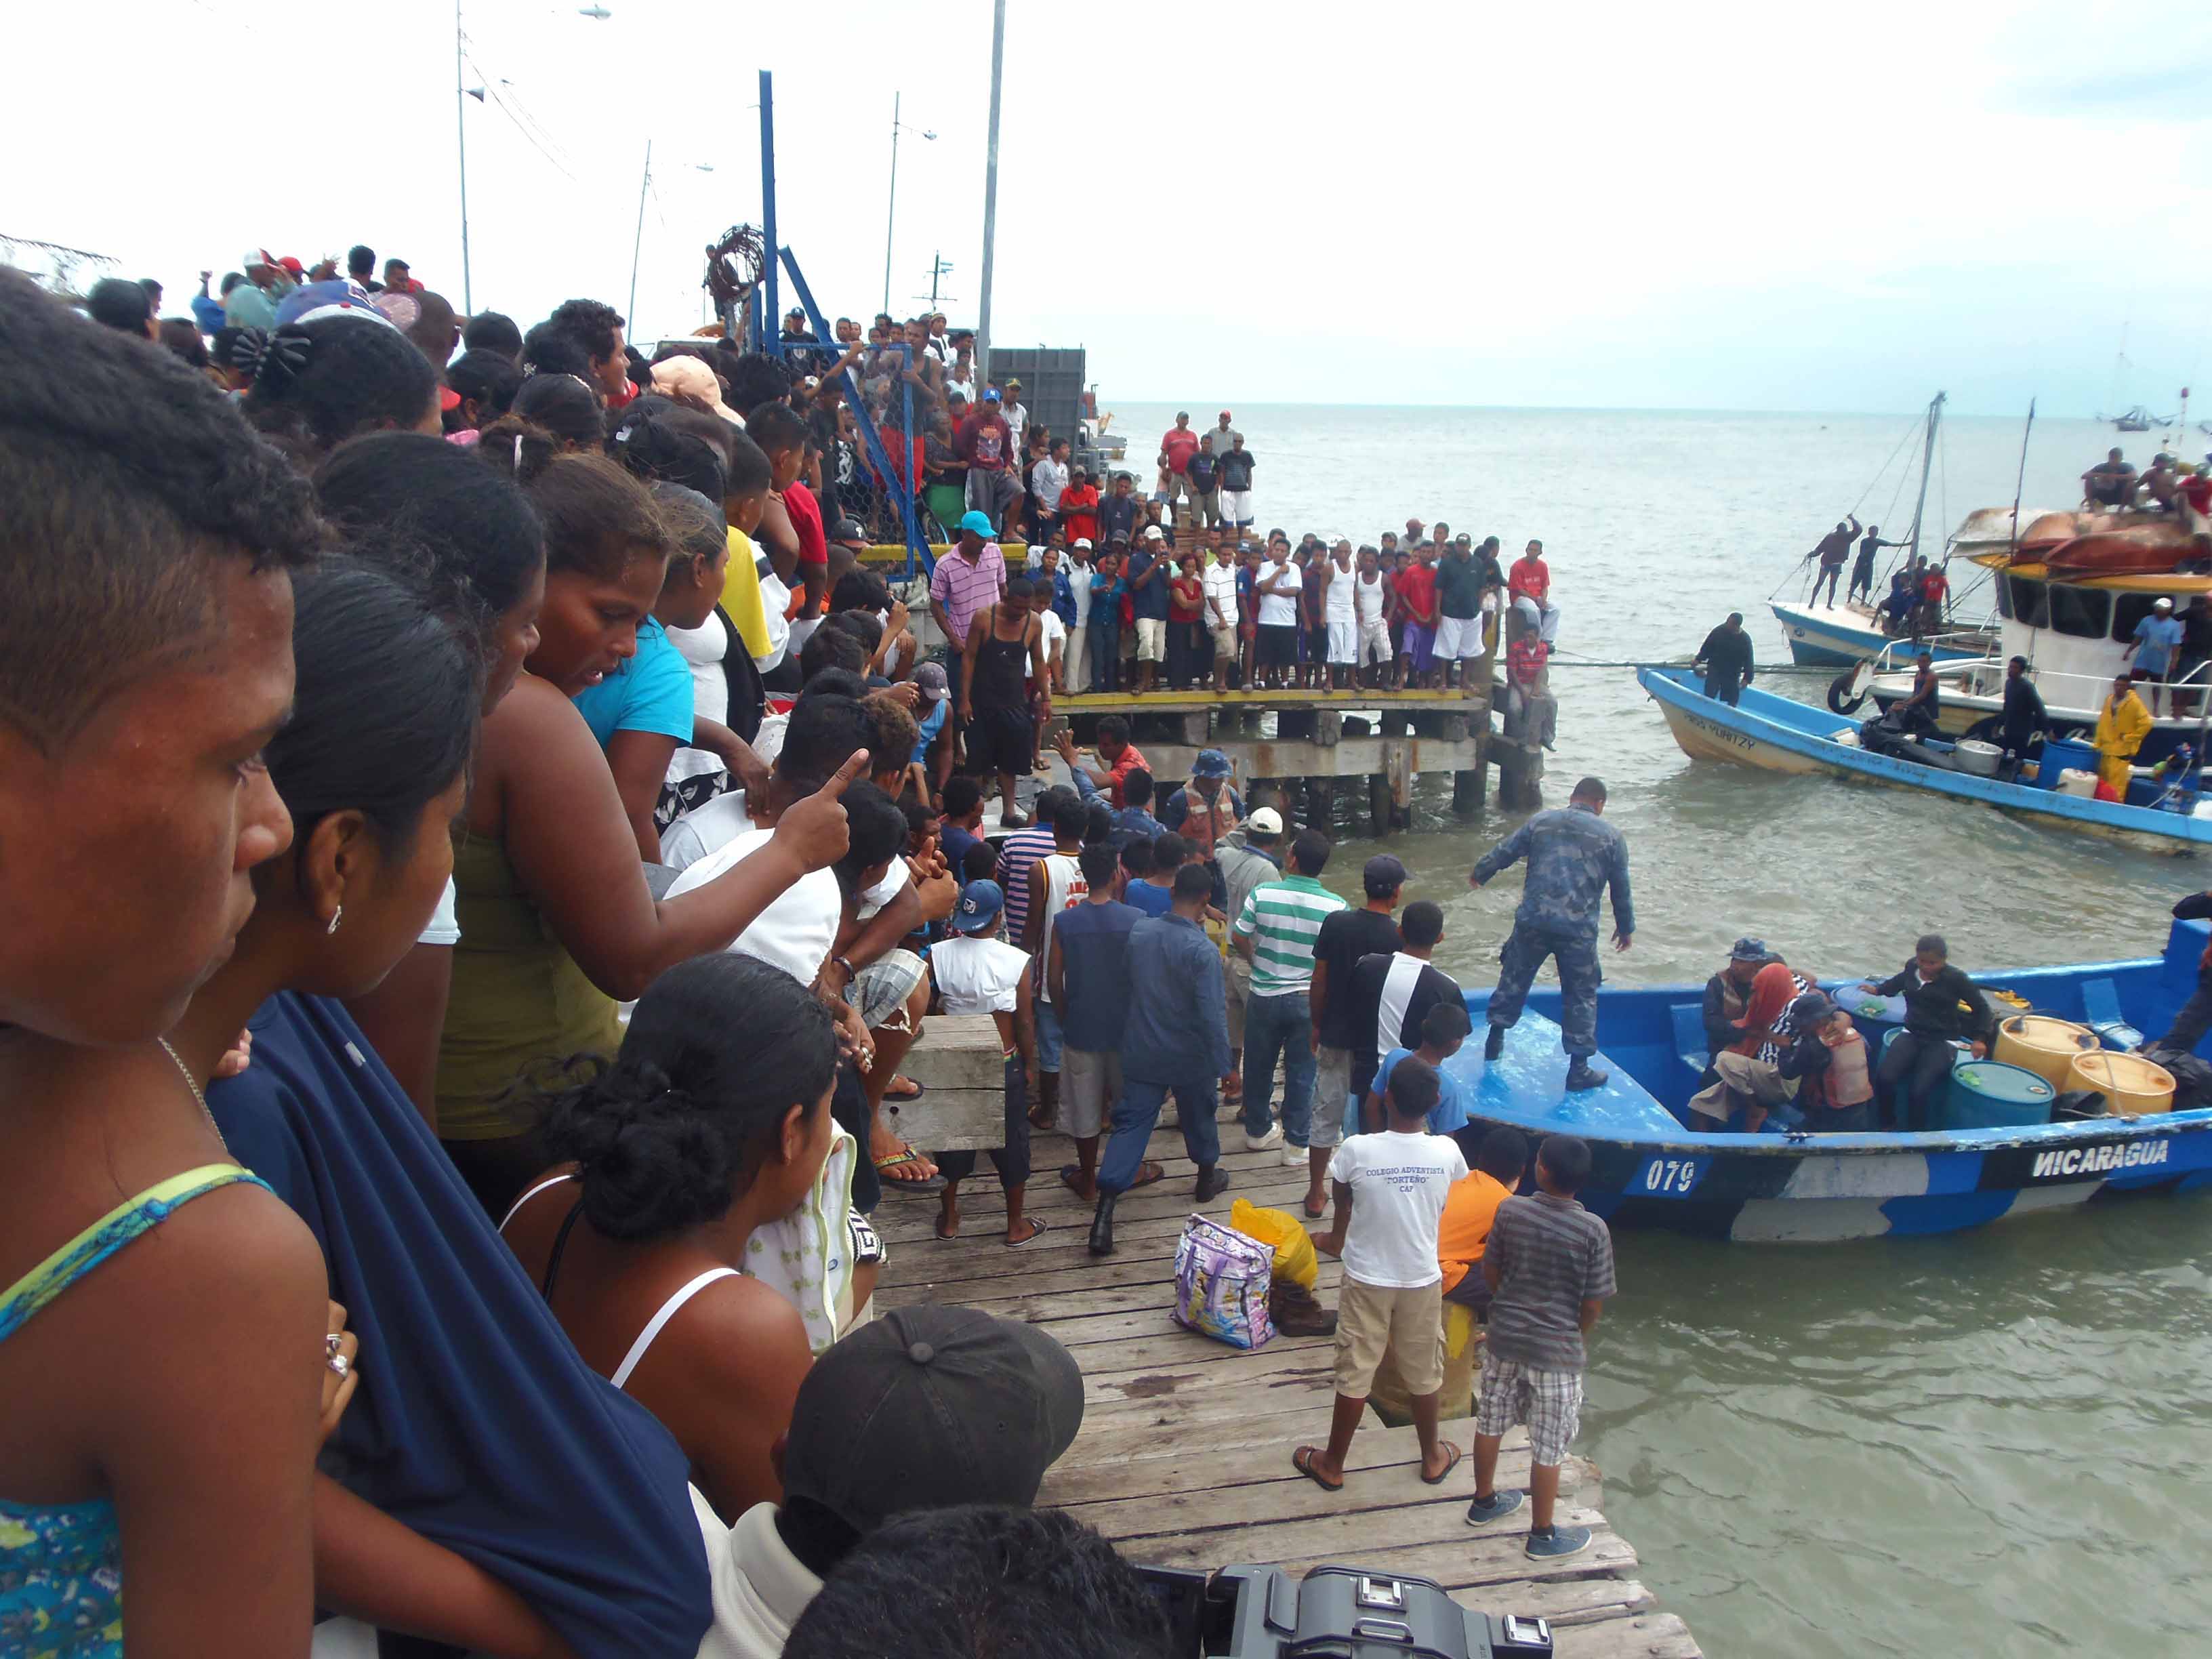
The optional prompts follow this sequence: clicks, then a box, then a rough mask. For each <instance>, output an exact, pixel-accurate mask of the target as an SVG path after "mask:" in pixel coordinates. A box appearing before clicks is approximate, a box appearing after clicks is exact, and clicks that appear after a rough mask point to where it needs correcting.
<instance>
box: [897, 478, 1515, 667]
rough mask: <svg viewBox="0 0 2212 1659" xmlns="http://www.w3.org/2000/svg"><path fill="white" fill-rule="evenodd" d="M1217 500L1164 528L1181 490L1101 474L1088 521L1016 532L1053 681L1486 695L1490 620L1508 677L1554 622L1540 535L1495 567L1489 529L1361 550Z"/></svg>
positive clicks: (1438, 530)
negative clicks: (1105, 482)
mask: <svg viewBox="0 0 2212 1659" xmlns="http://www.w3.org/2000/svg"><path fill="white" fill-rule="evenodd" d="M1238 441H1239V442H1240V443H1241V442H1242V436H1241V435H1239V437H1238ZM1231 453H1232V454H1233V453H1242V452H1241V451H1237V452H1231ZM1194 465H1195V461H1194ZM1182 488H1183V489H1188V488H1189V486H1188V485H1184V486H1182ZM1219 494H1220V492H1219V491H1218V490H1214V489H1209V490H1208V491H1206V493H1205V494H1204V495H1201V496H1200V497H1199V500H1200V502H1201V503H1203V504H1204V505H1202V506H1201V507H1199V508H1198V509H1196V510H1194V511H1193V512H1191V513H1188V515H1186V516H1185V518H1184V520H1183V521H1182V522H1181V523H1178V522H1177V516H1176V515H1177V512H1178V511H1179V510H1180V504H1181V502H1182V499H1183V498H1181V497H1177V498H1175V499H1174V500H1172V501H1171V500H1170V492H1169V490H1167V489H1163V490H1162V491H1159V492H1156V493H1155V494H1154V495H1152V497H1150V498H1149V499H1146V498H1140V497H1139V496H1138V495H1136V494H1135V493H1134V483H1133V478H1132V477H1131V476H1130V475H1129V474H1128V473H1127V472H1121V473H1116V474H1115V477H1114V479H1113V483H1112V488H1111V493H1109V495H1107V496H1106V498H1105V500H1104V501H1103V503H1101V504H1100V507H1099V510H1098V512H1097V514H1096V515H1095V521H1094V515H1092V514H1091V513H1079V514H1071V515H1068V516H1067V518H1066V519H1065V520H1061V521H1059V522H1054V523H1051V524H1048V525H1047V526H1044V527H1043V534H1042V539H1041V540H1037V541H1032V542H1031V543H1030V544H1029V547H1028V551H1027V554H1026V556H1025V560H1024V562H1025V565H1026V571H1025V574H1028V575H1029V576H1030V579H1031V580H1032V581H1033V582H1034V583H1035V584H1036V595H1035V602H1036V606H1037V608H1038V609H1039V610H1040V611H1050V612H1052V613H1053V614H1054V616H1056V617H1058V619H1059V623H1060V627H1059V629H1058V633H1059V635H1060V636H1062V637H1060V638H1059V639H1056V640H1055V641H1054V645H1055V649H1054V657H1053V662H1054V667H1053V671H1052V681H1053V685H1054V689H1055V690H1059V691H1060V692H1062V693H1063V694H1066V693H1077V694H1079V693H1082V692H1084V691H1092V692H1129V693H1134V694H1139V695H1141V694H1144V693H1147V692H1154V691H1190V690H1207V689H1211V690H1214V691H1227V690H1313V691H1358V690H1368V691H1374V690H1407V689H1409V688H1410V689H1421V688H1426V689H1429V690H1447V689H1450V690H1460V691H1462V693H1463V694H1465V695H1467V696H1476V695H1487V693H1488V690H1489V689H1490V688H1489V678H1488V676H1489V670H1490V665H1491V663H1492V659H1493V657H1494V654H1495V653H1496V651H1497V648H1498V643H1499V627H1500V619H1501V617H1502V618H1503V625H1504V630H1505V632H1504V639H1505V642H1506V646H1507V658H1508V664H1509V672H1510V674H1511V675H1514V676H1519V677H1522V678H1520V679H1518V680H1516V684H1527V685H1528V686H1530V687H1534V685H1535V684H1538V683H1539V682H1540V680H1541V677H1542V674H1543V671H1544V666H1545V664H1546V663H1547V660H1548V659H1549V656H1550V653H1551V648H1552V645H1553V642H1554V641H1556V639H1557V636H1558V628H1559V612H1558V610H1557V608H1556V607H1555V606H1554V605H1553V604H1552V601H1551V586H1552V575H1551V569H1550V567H1549V566H1548V565H1547V563H1546V562H1545V559H1544V550H1543V544H1542V543H1541V542H1534V541H1532V542H1530V543H1529V544H1528V547H1527V549H1526V550H1524V551H1523V552H1522V556H1520V557H1519V558H1517V559H1516V560H1515V561H1514V562H1513V564H1512V565H1511V566H1510V568H1504V567H1501V566H1500V564H1499V562H1498V538H1496V537H1495V536H1492V537H1490V538H1487V539H1486V540H1485V541H1484V542H1482V543H1481V544H1476V543H1475V542H1474V538H1472V537H1470V536H1468V535H1466V534H1464V533H1462V534H1461V535H1459V536H1457V537H1454V536H1453V535H1452V534H1451V530H1450V526H1448V525H1444V524H1438V525H1437V526H1435V529H1434V531H1433V532H1432V533H1430V534H1424V532H1423V529H1422V526H1421V524H1420V521H1419V520H1410V521H1408V523H1407V529H1406V535H1405V538H1404V539H1403V541H1402V542H1401V539H1400V538H1399V535H1398V532H1395V531H1385V532H1383V534H1382V536H1381V537H1380V538H1378V540H1377V541H1376V542H1372V543H1363V544H1360V545H1358V547H1354V545H1353V544H1352V542H1350V541H1349V540H1347V539H1345V538H1337V539H1336V540H1334V541H1333V542H1332V541H1329V540H1328V539H1326V538H1322V537H1320V536H1317V535H1315V534H1313V533H1311V532H1307V533H1306V534H1305V535H1304V537H1302V538H1300V539H1299V540H1297V542H1295V543H1294V542H1293V541H1292V540H1291V537H1290V535H1289V533H1288V532H1285V531H1283V530H1279V529H1278V530H1271V531H1269V532H1267V534H1266V536H1265V537H1264V538H1261V537H1260V536H1259V535H1258V533H1257V532H1254V531H1252V530H1251V529H1250V527H1249V526H1245V525H1239V524H1233V523H1231V522H1230V521H1229V520H1225V519H1221V518H1218V517H1216V516H1213V515H1212V510H1211V505H1210V504H1211V503H1212V501H1214V500H1215V499H1216V498H1217V496H1218V495H1219ZM1116 507H1121V508H1122V509H1124V510H1123V511H1121V512H1118V513H1117V512H1116V511H1115V509H1116ZM971 519H972V520H973V522H970V520H971ZM1071 532H1073V533H1071ZM971 536H974V537H977V538H981V540H982V541H990V542H992V544H993V545H994V546H995V545H996V543H995V541H994V540H993V538H994V530H993V527H992V526H991V525H990V523H989V521H988V520H987V517H986V516H985V515H981V514H970V515H969V517H966V518H963V520H961V521H960V525H959V539H960V540H961V541H962V542H966V541H967V540H968V538H969V537H971ZM974 545H976V544H971V546H974ZM970 556H971V557H973V556H975V554H974V553H973V552H971V554H970ZM1001 556H1002V557H1003V555H1001ZM949 557H950V555H948V558H949ZM939 568H940V569H941V568H943V563H942V562H940V565H939Z"/></svg>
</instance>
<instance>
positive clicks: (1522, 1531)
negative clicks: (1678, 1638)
mask: <svg viewBox="0 0 2212 1659" xmlns="http://www.w3.org/2000/svg"><path fill="white" fill-rule="evenodd" d="M1558 1516H1559V1524H1560V1525H1562V1526H1574V1527H1588V1528H1590V1545H1589V1548H1588V1549H1586V1550H1584V1551H1583V1553H1581V1554H1579V1555H1571V1556H1569V1557H1567V1558H1566V1559H1565V1560H1562V1561H1556V1562H1553V1561H1532V1560H1530V1559H1528V1522H1527V1521H1526V1520H1525V1519H1522V1518H1521V1517H1517V1516H1516V1517H1511V1518H1509V1519H1507V1520H1504V1521H1498V1522H1492V1524H1491V1525H1490V1526H1489V1527H1487V1528H1482V1527H1470V1526H1468V1524H1467V1498H1466V1495H1465V1493H1464V1492H1462V1493H1461V1494H1460V1495H1459V1496H1458V1497H1457V1498H1455V1499H1452V1500H1448V1501H1444V1502H1439V1503H1434V1504H1411V1505H1408V1506H1407V1507H1406V1508H1403V1509H1394V1510H1356V1511H1354V1510H1347V1511H1346V1513H1345V1514H1342V1515H1338V1516H1327V1517H1324V1518H1322V1519H1320V1520H1301V1521H1285V1522H1280V1523H1279V1524H1278V1523H1276V1522H1267V1524H1266V1526H1265V1527H1264V1528H1261V1527H1256V1526H1255V1527H1248V1528H1246V1529H1245V1531H1244V1533H1243V1534H1242V1538H1241V1541H1243V1542H1244V1543H1246V1544H1248V1545H1251V1544H1261V1545H1263V1547H1264V1548H1265V1550H1266V1552H1267V1556H1268V1559H1269V1562H1270V1564H1271V1565H1279V1566H1282V1567H1285V1568H1288V1569H1290V1570H1291V1571H1295V1572H1298V1573H1304V1572H1305V1571H1308V1570H1309V1569H1310V1568H1313V1567H1317V1566H1321V1565H1325V1564H1327V1563H1329V1562H1338V1563H1345V1562H1348V1561H1358V1559H1361V1558H1362V1557H1364V1556H1366V1555H1369V1554H1373V1553H1380V1552H1382V1551H1383V1550H1387V1549H1395V1548H1399V1547H1403V1546H1406V1545H1411V1544H1441V1543H1445V1542H1447V1541H1456V1542H1457V1543H1458V1546H1459V1547H1460V1548H1461V1549H1462V1550H1464V1551H1465V1552H1466V1560H1465V1565H1464V1567H1463V1570H1462V1571H1463V1582H1464V1583H1469V1584H1480V1583H1498V1582H1502V1581H1508V1580H1512V1579H1516V1578H1593V1577H1602V1576H1604V1575H1605V1574H1607V1573H1612V1572H1626V1571H1633V1570H1634V1568H1635V1566H1636V1552H1635V1550H1633V1549H1632V1548H1631V1547H1630V1546H1629V1544H1628V1541H1627V1540H1626V1539H1624V1538H1622V1537H1620V1535H1619V1534H1616V1533H1614V1532H1613V1531H1612V1530H1611V1529H1610V1528H1607V1525H1606V1522H1605V1517H1604V1516H1601V1515H1600V1514H1599V1513H1598V1512H1597V1511H1596V1510H1592V1509H1585V1508H1583V1506H1581V1505H1580V1504H1569V1503H1564V1502H1563V1503H1561V1504H1560V1505H1559V1510H1558ZM1253 1518H1254V1520H1255V1522H1256V1521H1260V1520H1261V1519H1263V1518H1264V1517H1262V1516H1254V1517H1253ZM1225 1541H1230V1542H1234V1541H1239V1540H1238V1538H1237V1535H1236V1534H1223V1533H1221V1532H1218V1531H1206V1532H1202V1533H1197V1534H1187V1535H1183V1536H1168V1537H1159V1538H1148V1539H1146V1540H1145V1541H1144V1542H1143V1543H1142V1545H1141V1547H1140V1546H1138V1545H1134V1544H1133V1545H1131V1546H1130V1547H1129V1552H1128V1553H1129V1555H1130V1556H1131V1558H1132V1559H1136V1560H1142V1561H1148V1562H1151V1563H1152V1564H1153V1565H1158V1566H1164V1567H1212V1566H1219V1565H1222V1564H1223V1557H1222V1545H1223V1544H1224V1542H1225Z"/></svg>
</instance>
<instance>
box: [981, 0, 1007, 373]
mask: <svg viewBox="0 0 2212 1659" xmlns="http://www.w3.org/2000/svg"><path fill="white" fill-rule="evenodd" d="M1005 64H1006V0H997V3H996V4H995V5H994V7H993V8H992V17H991V139H990V147H989V149H987V151H986V152H985V159H984V163H983V292H982V295H981V298H980V299H979V300H978V301H977V302H976V308H975V309H976V315H975V379H976V380H977V381H978V382H981V381H987V380H989V379H990V378H991V244H992V240H993V238H994V237H995V236H996V235H997V234H998V228H999V78H1000V72H1001V70H1003V68H1004V66H1005Z"/></svg>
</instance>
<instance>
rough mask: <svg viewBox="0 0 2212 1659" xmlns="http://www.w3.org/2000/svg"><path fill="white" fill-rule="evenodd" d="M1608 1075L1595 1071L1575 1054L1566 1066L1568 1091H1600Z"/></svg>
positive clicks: (1586, 1061) (1587, 1062) (1587, 1061)
mask: <svg viewBox="0 0 2212 1659" xmlns="http://www.w3.org/2000/svg"><path fill="white" fill-rule="evenodd" d="M1609 1075H1610V1073H1606V1072H1601V1071H1598V1070H1596V1069H1595V1068H1594V1067H1593V1066H1591V1065H1590V1063H1589V1060H1586V1059H1585V1058H1583V1056H1582V1055H1580V1054H1577V1055H1575V1056H1574V1058H1573V1059H1572V1060H1571V1061H1569V1062H1568V1065H1567V1087H1568V1089H1569V1090H1570V1091H1573V1090H1581V1089H1601V1088H1603V1087H1604V1086H1605V1080H1606V1079H1607V1077H1608V1076H1609Z"/></svg>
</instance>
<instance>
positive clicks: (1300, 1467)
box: [1291, 1446, 1344, 1492]
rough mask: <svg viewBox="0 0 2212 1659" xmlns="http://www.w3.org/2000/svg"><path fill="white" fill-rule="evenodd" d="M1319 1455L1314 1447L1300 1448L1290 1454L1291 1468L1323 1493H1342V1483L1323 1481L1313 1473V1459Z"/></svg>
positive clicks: (1339, 1481)
mask: <svg viewBox="0 0 2212 1659" xmlns="http://www.w3.org/2000/svg"><path fill="white" fill-rule="evenodd" d="M1319 1455H1321V1454H1320V1451H1319V1449H1317V1448H1316V1447H1312V1446H1301V1447H1299V1448H1298V1449H1297V1450H1296V1451H1294V1452H1292V1453H1291V1468H1294V1469H1296V1470H1297V1472H1298V1473H1299V1474H1303V1475H1304V1476H1305V1478H1306V1479H1307V1480H1310V1481H1312V1482H1313V1483H1314V1485H1316V1486H1319V1487H1320V1488H1321V1489H1322V1491H1323V1492H1342V1491H1343V1490H1344V1482H1343V1481H1341V1480H1338V1481H1334V1482H1331V1481H1328V1480H1322V1478H1321V1476H1320V1475H1318V1474H1316V1473H1315V1472H1314V1467H1313V1462H1314V1459H1315V1458H1316V1457H1317V1456H1319Z"/></svg>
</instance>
